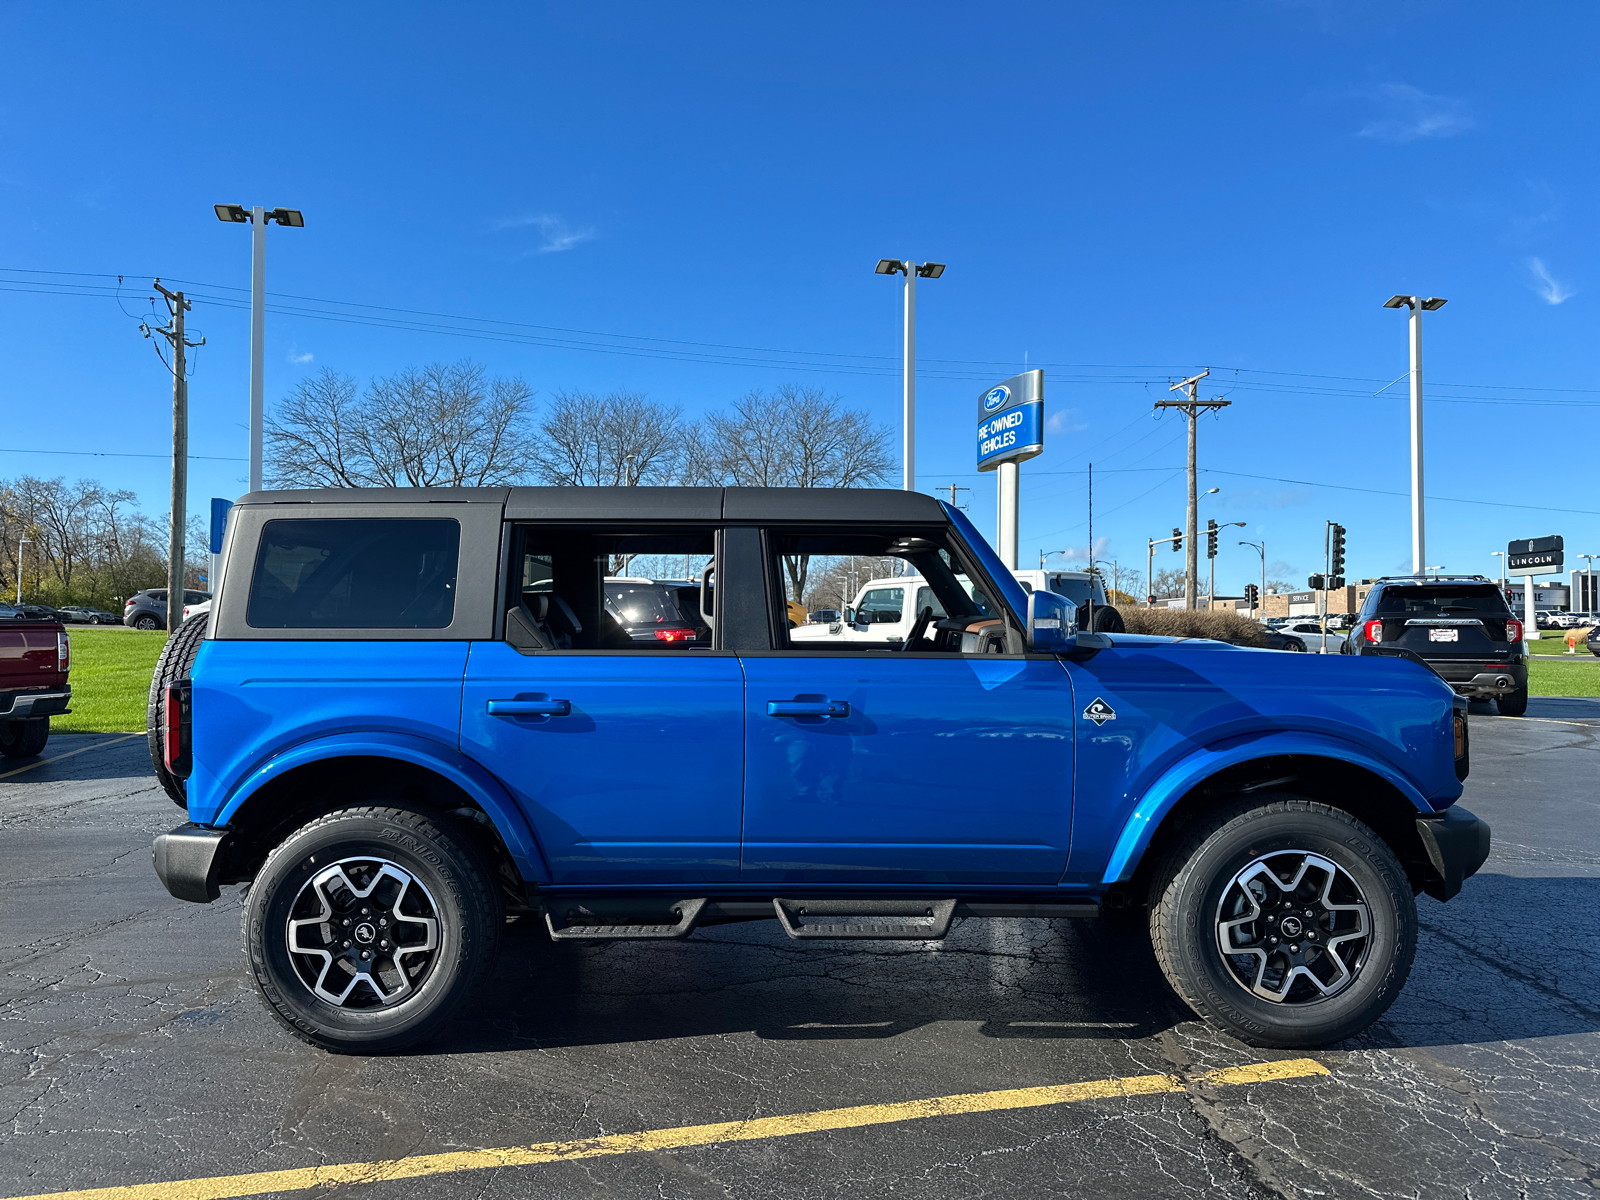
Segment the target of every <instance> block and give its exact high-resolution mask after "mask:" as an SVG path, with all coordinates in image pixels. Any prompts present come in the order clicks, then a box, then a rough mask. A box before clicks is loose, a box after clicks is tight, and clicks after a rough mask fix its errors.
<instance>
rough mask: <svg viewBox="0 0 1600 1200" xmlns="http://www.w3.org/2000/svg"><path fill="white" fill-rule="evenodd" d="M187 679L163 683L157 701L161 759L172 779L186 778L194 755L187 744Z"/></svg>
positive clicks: (188, 691) (188, 716) (188, 718)
mask: <svg viewBox="0 0 1600 1200" xmlns="http://www.w3.org/2000/svg"><path fill="white" fill-rule="evenodd" d="M189 697H190V689H189V680H187V679H180V680H178V681H177V682H175V683H169V684H167V690H166V692H165V694H164V696H163V698H162V704H161V760H162V762H163V763H164V764H165V766H166V768H167V771H168V772H169V773H170V774H171V775H172V776H173V777H174V778H176V779H187V778H189V770H190V768H191V766H192V765H193V762H194V756H193V754H192V753H191V750H190V746H189V732H190V728H191V726H192V724H193V722H192V721H191V719H190V713H189Z"/></svg>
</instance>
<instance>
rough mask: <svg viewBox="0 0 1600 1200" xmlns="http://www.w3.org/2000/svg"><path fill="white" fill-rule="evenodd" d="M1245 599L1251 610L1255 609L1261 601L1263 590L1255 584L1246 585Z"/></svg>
mask: <svg viewBox="0 0 1600 1200" xmlns="http://www.w3.org/2000/svg"><path fill="white" fill-rule="evenodd" d="M1244 598H1245V602H1246V603H1248V604H1249V605H1250V607H1251V608H1255V606H1256V604H1257V603H1258V602H1259V601H1260V600H1261V589H1260V588H1258V587H1257V586H1256V585H1255V584H1253V583H1247V584H1245V585H1244Z"/></svg>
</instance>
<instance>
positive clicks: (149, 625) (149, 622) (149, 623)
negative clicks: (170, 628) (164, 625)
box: [133, 613, 161, 630]
mask: <svg viewBox="0 0 1600 1200" xmlns="http://www.w3.org/2000/svg"><path fill="white" fill-rule="evenodd" d="M133 627H134V628H135V629H144V630H150V629H160V628H161V626H160V625H159V624H157V623H156V619H155V618H154V617H152V616H151V615H150V614H149V613H145V614H144V616H142V617H138V618H136V619H135V620H134V622H133Z"/></svg>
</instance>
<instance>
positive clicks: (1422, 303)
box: [1383, 296, 1447, 576]
mask: <svg viewBox="0 0 1600 1200" xmlns="http://www.w3.org/2000/svg"><path fill="white" fill-rule="evenodd" d="M1446 303H1447V302H1446V301H1445V300H1443V299H1441V298H1440V297H1438V296H1428V297H1426V298H1424V297H1422V296H1390V297H1389V298H1388V299H1387V300H1385V301H1384V302H1383V306H1384V307H1385V308H1407V309H1410V310H1411V574H1412V575H1413V576H1418V575H1422V574H1423V573H1424V571H1425V570H1426V568H1425V567H1424V566H1423V559H1425V558H1426V557H1427V547H1426V538H1425V536H1424V530H1423V512H1422V508H1423V506H1422V314H1423V313H1424V312H1434V311H1435V310H1437V309H1441V308H1443V307H1444V306H1445V304H1446Z"/></svg>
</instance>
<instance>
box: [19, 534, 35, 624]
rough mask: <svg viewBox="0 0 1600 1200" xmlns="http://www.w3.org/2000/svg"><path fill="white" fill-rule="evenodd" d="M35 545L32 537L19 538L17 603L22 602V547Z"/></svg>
mask: <svg viewBox="0 0 1600 1200" xmlns="http://www.w3.org/2000/svg"><path fill="white" fill-rule="evenodd" d="M31 545H33V539H32V538H18V539H17V604H18V606H19V607H20V606H21V604H22V548H23V547H24V546H31Z"/></svg>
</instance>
